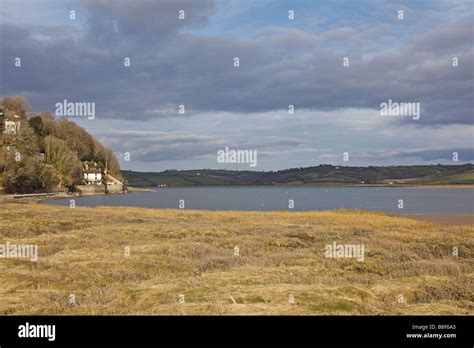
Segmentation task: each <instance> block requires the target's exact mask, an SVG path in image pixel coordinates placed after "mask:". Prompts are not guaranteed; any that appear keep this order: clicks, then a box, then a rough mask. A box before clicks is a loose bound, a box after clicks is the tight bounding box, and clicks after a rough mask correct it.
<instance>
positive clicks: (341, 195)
mask: <svg viewBox="0 0 474 348" xmlns="http://www.w3.org/2000/svg"><path fill="white" fill-rule="evenodd" d="M182 199H183V200H184V201H185V208H186V209H203V210H286V209H288V201H289V200H290V199H292V200H293V201H294V210H306V211H308V210H328V209H341V208H347V209H360V210H381V211H391V212H399V213H410V214H438V213H444V214H473V213H474V189H471V188H400V187H327V188H326V187H291V188H290V187H225V188H224V187H219V188H216V187H190V188H157V189H156V192H135V193H130V194H123V195H120V194H119V195H105V196H89V197H76V198H75V200H76V206H88V207H96V206H100V205H109V206H132V207H146V208H172V209H175V208H178V205H179V201H180V200H182ZM400 199H402V200H403V209H398V207H397V205H398V201H399V200H400ZM45 204H55V205H69V198H66V199H58V200H49V201H46V202H45Z"/></svg>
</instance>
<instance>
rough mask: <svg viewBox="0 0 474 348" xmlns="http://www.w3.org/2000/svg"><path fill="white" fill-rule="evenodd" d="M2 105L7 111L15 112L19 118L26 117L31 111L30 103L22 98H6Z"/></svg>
mask: <svg viewBox="0 0 474 348" xmlns="http://www.w3.org/2000/svg"><path fill="white" fill-rule="evenodd" d="M1 104H2V106H3V108H4V109H5V110H6V111H11V112H14V113H15V114H17V115H19V116H26V113H27V112H29V111H31V107H30V104H28V101H27V100H26V99H25V98H24V97H21V96H14V97H5V98H3V99H2V100H1Z"/></svg>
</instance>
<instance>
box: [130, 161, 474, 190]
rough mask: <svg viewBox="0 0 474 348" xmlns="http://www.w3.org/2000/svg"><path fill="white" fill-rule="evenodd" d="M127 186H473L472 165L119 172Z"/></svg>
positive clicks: (473, 166) (321, 166)
mask: <svg viewBox="0 0 474 348" xmlns="http://www.w3.org/2000/svg"><path fill="white" fill-rule="evenodd" d="M122 176H123V177H124V178H125V179H126V180H127V181H128V183H129V184H130V185H131V186H136V187H147V186H158V185H166V186H171V187H173V186H230V185H292V186H299V185H365V184H380V185H390V184H393V185H409V184H420V185H444V184H450V185H457V184H474V165H472V164H465V165H420V166H390V167H336V166H330V165H320V166H318V167H307V168H293V169H286V170H281V171H275V172H273V171H271V172H257V171H231V170H210V169H203V170H183V171H177V170H167V171H164V172H159V173H153V172H135V171H122Z"/></svg>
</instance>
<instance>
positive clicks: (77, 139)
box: [0, 96, 121, 193]
mask: <svg viewBox="0 0 474 348" xmlns="http://www.w3.org/2000/svg"><path fill="white" fill-rule="evenodd" d="M85 170H89V171H94V172H96V173H101V175H102V173H103V172H105V171H107V174H111V175H114V176H115V177H118V178H121V175H120V167H119V163H118V161H117V158H116V157H115V155H114V153H113V152H112V151H111V150H110V149H108V148H107V147H105V146H104V145H102V144H101V143H100V142H99V141H98V140H97V139H94V137H92V136H91V135H90V134H89V133H88V132H87V131H86V130H85V129H84V128H82V127H79V126H78V125H77V124H76V123H74V122H72V121H71V120H69V119H66V118H55V117H53V116H52V115H51V114H50V113H33V112H31V108H30V106H29V104H28V101H27V100H26V99H25V98H23V97H19V96H16V97H5V98H3V99H1V100H0V192H5V193H32V192H50V191H66V190H69V191H74V190H75V188H76V186H77V185H81V184H83V183H84V175H83V173H84V171H85ZM100 180H101V179H98V180H97V185H101V183H100Z"/></svg>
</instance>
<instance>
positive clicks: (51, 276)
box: [0, 203, 474, 315]
mask: <svg viewBox="0 0 474 348" xmlns="http://www.w3.org/2000/svg"><path fill="white" fill-rule="evenodd" d="M473 232H474V228H473V227H472V226H467V225H466V226H442V225H438V224H434V223H429V222H422V221H415V220H412V219H409V218H406V217H401V216H393V215H387V214H383V213H373V212H361V211H357V212H355V211H332V212H208V211H182V210H157V209H141V208H123V207H99V208H82V207H77V208H74V209H71V208H69V207H59V206H42V205H38V204H19V203H16V204H15V203H3V204H1V209H0V243H6V242H7V241H9V242H10V243H18V244H20V243H24V244H27V243H28V244H29V243H32V244H37V245H38V247H39V260H38V261H37V262H32V261H28V260H21V259H0V283H1V284H2V286H1V288H0V312H1V313H3V314H164V315H169V314H203V315H216V314H266V315H267V314H268V315H281V314H288V315H296V314H302V315H342V314H356V315H359V314H368V315H379V314H386V315H399V314H406V315H421V314H453V315H461V314H463V315H464V314H470V315H472V314H473V313H474V307H473V305H474V302H473V301H474V298H473V292H472V289H473V288H474V287H473V285H474V284H473V279H474V278H473V259H472V250H473V248H472V247H473V245H472V244H473V237H474V233H473ZM333 242H337V243H363V244H364V245H365V259H364V261H362V262H358V261H356V260H355V259H330V258H326V257H325V256H324V248H325V245H327V244H330V243H333ZM236 246H238V248H239V254H240V255H239V256H234V248H235V247H236ZM126 247H129V248H130V256H128V257H127V256H126V255H125V248H126ZM453 247H457V248H458V250H459V255H458V256H457V257H456V256H454V255H453ZM70 294H74V295H75V296H76V304H70V303H69V296H70ZM180 294H183V295H184V299H185V303H184V304H180V303H179V295H180ZM290 294H293V295H294V303H290V302H289V295H290ZM399 295H403V298H404V300H405V303H399V301H397V299H398V296H399Z"/></svg>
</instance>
